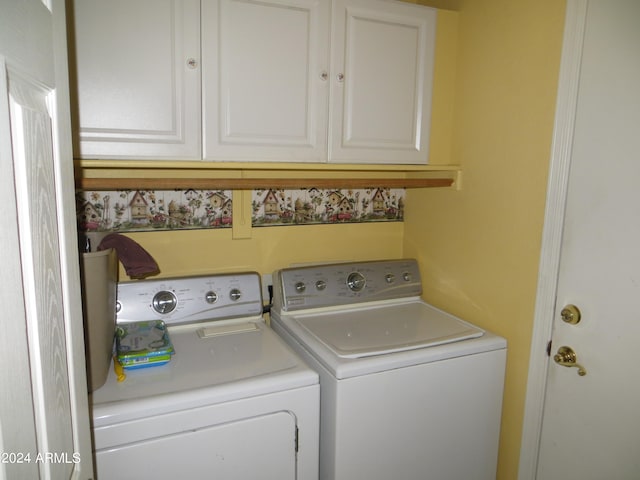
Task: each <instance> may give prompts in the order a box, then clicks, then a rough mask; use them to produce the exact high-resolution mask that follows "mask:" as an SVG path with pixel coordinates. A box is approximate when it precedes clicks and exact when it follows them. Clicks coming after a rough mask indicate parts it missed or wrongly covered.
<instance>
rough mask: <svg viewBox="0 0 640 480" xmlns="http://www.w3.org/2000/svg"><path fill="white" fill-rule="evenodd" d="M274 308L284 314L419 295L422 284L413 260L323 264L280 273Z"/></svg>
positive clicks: (275, 286)
mask: <svg viewBox="0 0 640 480" xmlns="http://www.w3.org/2000/svg"><path fill="white" fill-rule="evenodd" d="M273 288H274V308H275V309H280V310H284V311H293V310H301V309H306V308H319V307H331V306H338V305H349V304H355V303H361V302H372V301H377V300H390V299H394V298H404V297H413V296H419V295H420V294H421V293H422V282H421V280H420V270H419V267H418V262H417V261H416V260H413V259H402V260H381V261H372V262H351V263H337V264H326V265H324V264H320V265H311V266H305V267H298V268H286V269H283V270H279V271H278V272H276V273H275V276H274V286H273Z"/></svg>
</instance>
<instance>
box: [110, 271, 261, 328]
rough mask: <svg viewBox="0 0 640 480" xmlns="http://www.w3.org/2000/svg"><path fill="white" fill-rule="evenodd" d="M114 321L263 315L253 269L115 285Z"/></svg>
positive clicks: (181, 320)
mask: <svg viewBox="0 0 640 480" xmlns="http://www.w3.org/2000/svg"><path fill="white" fill-rule="evenodd" d="M116 310H117V321H118V323H122V322H131V321H141V320H163V321H164V322H165V323H166V324H174V325H175V324H179V323H193V322H201V321H209V320H224V319H228V318H236V317H250V316H260V315H261V314H262V289H261V286H260V275H258V274H257V273H255V272H248V273H231V274H216V275H202V276H193V277H175V278H163V279H152V280H136V281H133V282H121V283H119V284H118V301H117V305H116Z"/></svg>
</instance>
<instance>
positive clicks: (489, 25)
mask: <svg viewBox="0 0 640 480" xmlns="http://www.w3.org/2000/svg"><path fill="white" fill-rule="evenodd" d="M425 1H427V0H425ZM564 9H565V5H564V2H559V1H557V0H543V1H541V0H519V1H517V2H513V1H511V0H462V2H461V6H460V10H459V12H455V13H453V15H458V42H457V43H458V54H457V67H456V80H455V106H454V115H453V133H452V146H451V163H454V164H460V165H461V167H462V171H463V177H462V189H461V190H460V191H451V190H426V189H425V190H410V191H409V193H408V195H407V208H406V223H405V236H404V244H405V246H404V253H405V254H406V255H408V256H416V257H417V258H419V260H420V262H421V267H422V270H423V275H424V281H425V295H424V296H425V298H426V299H427V300H428V301H430V302H432V303H434V304H436V305H438V306H440V307H442V308H445V309H447V310H449V311H452V312H454V313H456V314H459V315H461V316H462V317H464V318H466V319H468V320H470V321H472V322H474V323H477V324H479V325H481V326H483V327H486V328H488V329H491V330H493V331H495V332H496V333H499V334H501V335H503V336H505V337H506V338H507V340H508V342H509V354H508V365H507V376H506V387H505V397H504V408H503V426H502V434H501V447H500V459H499V467H498V478H499V479H503V480H512V479H515V478H517V471H518V461H519V448H520V437H521V432H522V419H523V412H524V398H525V389H526V381H527V371H528V360H529V348H530V341H531V330H532V325H533V312H534V303H535V294H536V286H537V285H536V283H537V273H538V260H539V251H540V243H541V234H542V224H543V214H544V204H545V194H546V180H547V172H548V164H549V155H550V148H551V137H552V131H553V119H554V110H555V97H556V88H557V78H558V72H559V60H560V50H561V43H562V33H563V25H564Z"/></svg>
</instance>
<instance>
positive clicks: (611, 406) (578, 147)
mask: <svg viewBox="0 0 640 480" xmlns="http://www.w3.org/2000/svg"><path fill="white" fill-rule="evenodd" d="M574 3H575V2H574ZM586 6H587V8H586V23H585V25H584V26H585V28H584V41H583V44H582V49H583V50H582V56H581V62H580V65H579V72H578V73H579V76H576V80H579V83H578V87H577V104H576V105H577V108H576V109H575V125H574V129H573V132H572V151H571V157H570V158H571V162H570V172H569V176H568V187H567V203H566V212H565V217H564V230H563V233H562V247H561V250H560V264H559V275H558V280H557V281H558V284H557V296H556V306H555V316H554V320H553V322H554V323H553V334H552V345H551V349H550V350H551V358H550V360H549V364H548V373H547V380H546V382H547V388H546V396H545V399H544V415H543V421H542V433H541V440H540V450H539V458H538V468H537V477H536V478H538V479H540V480H546V479H566V480H572V479H580V480H589V479H593V480H601V479H616V480H627V479H628V480H632V479H638V478H640V414H639V413H638V406H639V405H640V376H639V375H638V373H637V370H636V365H637V361H638V358H637V352H638V342H639V341H640V309H638V297H639V296H640V188H639V182H640V162H639V160H640V88H639V85H640V29H639V28H638V21H639V20H640V2H638V1H637V0H615V1H613V0H612V1H606V2H602V1H590V2H588V3H587V5H586ZM577 37H579V35H578V36H577ZM565 40H571V39H570V38H567V37H565ZM578 53H579V52H578ZM570 143H571V142H570ZM553 173H554V172H552V174H553ZM555 173H557V172H555ZM568 304H575V305H576V306H577V307H578V308H579V310H580V311H581V314H582V315H581V320H580V322H579V323H578V324H576V325H572V324H569V323H565V322H564V321H563V320H562V319H561V311H562V309H563V308H564V307H565V306H566V305H568ZM563 346H568V347H571V348H572V349H573V350H574V351H575V353H576V355H577V358H576V361H577V363H578V364H580V365H581V366H582V367H584V369H585V372H586V375H584V376H581V375H579V370H578V368H576V367H564V366H561V365H557V364H556V363H555V362H554V355H556V354H557V352H558V350H559V349H560V348H561V347H563ZM532 358H533V357H532ZM523 448H524V447H523Z"/></svg>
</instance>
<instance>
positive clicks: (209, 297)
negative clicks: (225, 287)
mask: <svg viewBox="0 0 640 480" xmlns="http://www.w3.org/2000/svg"><path fill="white" fill-rule="evenodd" d="M204 299H205V300H206V301H207V303H211V304H213V303H216V302H217V301H218V294H217V293H216V292H214V291H213V290H210V291H208V292H207V293H206V294H205V296H204Z"/></svg>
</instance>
